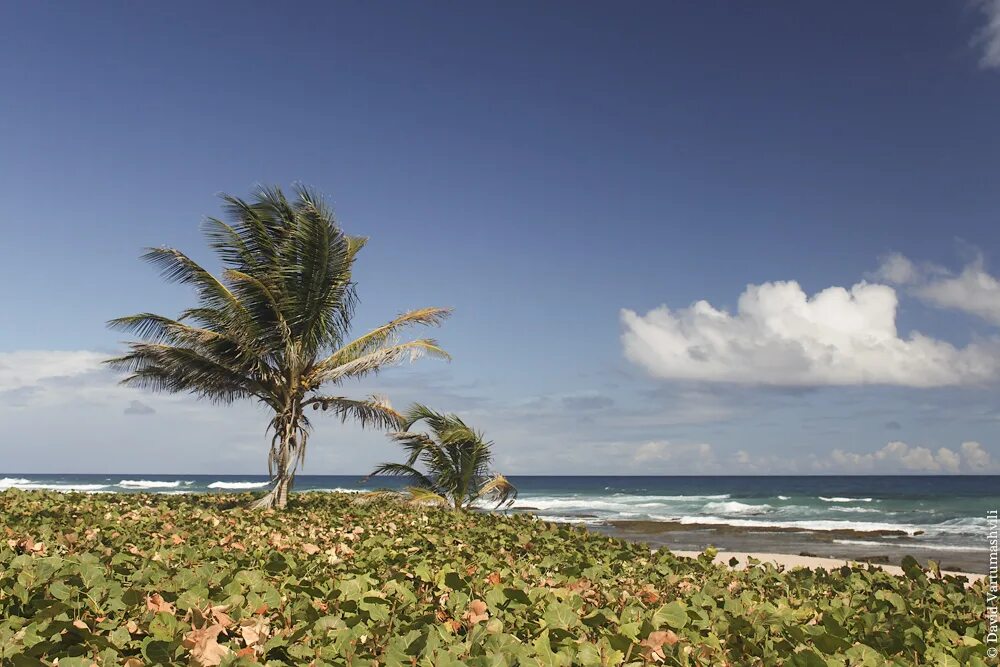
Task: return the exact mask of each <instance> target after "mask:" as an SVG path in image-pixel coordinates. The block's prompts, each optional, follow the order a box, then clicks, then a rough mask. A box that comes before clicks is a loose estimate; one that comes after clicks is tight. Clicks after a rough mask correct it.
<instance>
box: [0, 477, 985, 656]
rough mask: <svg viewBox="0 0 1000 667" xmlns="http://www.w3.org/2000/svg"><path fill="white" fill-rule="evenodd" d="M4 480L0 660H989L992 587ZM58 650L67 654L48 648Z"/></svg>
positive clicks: (524, 525) (380, 508)
mask: <svg viewBox="0 0 1000 667" xmlns="http://www.w3.org/2000/svg"><path fill="white" fill-rule="evenodd" d="M248 500H249V496H247V495H243V496H236V495H186V496H185V495H177V496H165V495H158V496H157V495H128V496H126V495H113V494H102V495H80V494H65V495H63V494H56V493H49V492H34V491H32V492H25V491H15V490H10V491H6V492H4V493H0V532H2V533H3V534H2V536H0V537H2V539H0V664H3V665H32V666H35V665H39V664H43V665H52V664H58V665H60V667H77V666H81V665H84V666H89V665H94V664H97V665H126V666H128V667H135V666H137V665H143V664H193V665H249V664H254V663H257V664H265V663H266V664H269V665H307V664H312V665H358V666H360V665H428V666H432V665H433V666H435V667H447V666H451V665H456V666H457V665H482V666H486V665H491V666H492V665H585V666H587V665H618V664H636V665H638V664H647V663H652V664H666V665H796V666H805V667H813V666H817V667H822V666H833V665H838V666H846V665H864V666H876V665H887V664H888V665H900V666H902V665H915V664H927V665H942V666H951V665H985V664H987V661H986V657H985V656H986V647H985V646H984V645H983V644H981V643H980V639H981V638H982V637H984V635H985V621H984V613H985V602H984V599H985V589H984V584H983V583H979V584H977V585H976V586H975V587H973V588H966V587H965V580H964V579H960V578H954V577H945V578H941V577H940V575H939V574H938V573H937V572H933V571H922V570H921V569H920V568H919V567H918V566H917V565H916V563H915V562H913V561H908V562H906V563H905V567H906V570H907V575H906V576H905V577H893V576H890V575H887V574H885V573H882V572H880V571H875V570H866V569H861V568H855V569H850V568H843V569H842V570H836V571H832V572H826V571H816V572H811V571H808V570H797V571H792V572H784V573H782V572H779V571H778V570H776V569H775V568H774V567H771V566H765V565H761V566H759V567H754V568H751V569H749V570H747V571H744V572H735V571H730V570H729V569H727V568H724V567H720V566H717V565H713V564H712V563H711V558H710V557H711V555H712V554H711V553H707V554H705V555H703V556H702V557H701V558H699V559H681V558H677V557H675V556H673V555H672V554H670V553H669V552H667V551H665V550H664V551H659V552H656V553H651V552H650V550H649V549H648V548H646V547H645V546H643V545H641V544H634V543H628V542H625V541H621V540H617V539H612V538H608V537H603V536H599V535H596V534H592V533H588V532H586V531H584V530H583V529H580V528H573V527H570V526H566V525H555V524H550V523H545V522H542V521H538V520H536V519H534V518H532V517H530V516H526V515H511V516H500V515H492V514H483V513H474V512H470V513H462V512H454V511H451V510H448V509H441V508H432V507H414V506H413V505H409V504H406V503H402V502H399V501H394V500H392V499H389V498H364V497H360V496H358V495H349V494H318V493H317V494H301V495H297V496H295V497H294V498H293V500H292V502H290V503H289V505H288V508H287V510H286V511H285V512H275V511H273V510H269V511H264V512H261V511H254V510H251V509H247V508H246V505H247V501H248ZM57 660H58V662H57Z"/></svg>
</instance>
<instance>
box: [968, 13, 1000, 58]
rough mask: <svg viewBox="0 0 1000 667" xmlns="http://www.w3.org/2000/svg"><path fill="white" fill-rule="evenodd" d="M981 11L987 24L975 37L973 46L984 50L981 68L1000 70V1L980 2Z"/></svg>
mask: <svg viewBox="0 0 1000 667" xmlns="http://www.w3.org/2000/svg"><path fill="white" fill-rule="evenodd" d="M978 5H979V9H980V11H982V13H983V15H984V18H985V19H986V23H985V24H984V25H983V26H982V28H980V29H979V31H978V32H977V33H976V35H975V37H973V40H972V43H973V45H975V46H977V47H979V48H980V49H982V55H981V56H980V58H979V64H980V66H982V67H984V68H988V69H1000V0H980V1H979V2H978Z"/></svg>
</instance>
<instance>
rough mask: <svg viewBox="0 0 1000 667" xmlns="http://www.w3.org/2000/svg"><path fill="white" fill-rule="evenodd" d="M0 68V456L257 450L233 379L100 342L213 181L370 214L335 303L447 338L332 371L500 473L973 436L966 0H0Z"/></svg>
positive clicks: (978, 344) (982, 266) (175, 290)
mask: <svg viewBox="0 0 1000 667" xmlns="http://www.w3.org/2000/svg"><path fill="white" fill-rule="evenodd" d="M991 26H992V27H991ZM0 91H2V92H0V197H2V201H3V202H4V206H3V207H2V208H0V239H2V240H0V244H2V245H0V248H2V249H3V253H2V258H3V261H2V262H0V299H2V301H0V303H3V316H2V319H0V423H2V424H3V425H4V427H3V429H2V430H3V432H4V433H3V435H2V436H0V448H2V451H3V452H4V457H3V458H4V464H3V468H4V469H5V470H7V471H9V472H35V471H41V472H55V471H64V472H74V471H77V472H104V471H107V472H143V471H148V472H156V471H165V472H173V471H176V472H228V471H233V472H260V471H262V470H263V469H264V463H265V445H266V442H265V438H264V436H263V429H264V425H265V424H266V419H265V418H264V416H263V414H262V413H261V412H259V411H257V410H256V409H255V408H253V407H252V406H237V407H234V408H231V409H220V408H212V407H209V406H204V405H199V404H197V403H196V402H195V401H192V400H190V399H185V398H183V397H164V396H154V395H148V394H143V393H141V392H136V391H132V390H124V389H121V388H118V387H116V386H115V383H114V378H113V377H111V376H110V375H108V374H107V373H105V372H102V371H100V370H99V369H98V368H97V365H96V361H97V360H99V359H100V358H102V357H103V356H106V355H108V354H110V353H113V352H115V351H116V350H117V349H119V338H120V336H119V335H117V334H115V333H112V332H109V331H107V330H106V329H105V328H104V322H105V321H106V320H107V319H109V318H111V317H115V316H118V315H122V314H126V313H131V312H135V311H139V310H155V311H158V312H163V313H165V314H174V313H176V312H177V311H178V310H180V309H181V308H183V307H184V306H185V305H187V304H188V303H189V302H190V299H191V296H190V294H188V293H187V292H186V291H185V290H184V289H183V288H179V287H177V286H171V285H164V284H162V283H160V282H159V281H158V279H157V277H156V274H155V272H154V271H153V270H151V269H150V268H149V267H147V266H144V265H143V264H142V263H141V262H140V261H139V260H138V255H139V254H140V252H141V249H142V248H143V247H144V246H150V245H161V244H166V245H172V246H175V247H179V248H181V249H184V250H186V251H188V252H189V253H191V254H192V255H194V256H195V257H196V258H198V259H201V260H205V261H206V262H210V257H209V256H208V254H207V253H206V251H205V244H204V242H203V241H202V239H201V237H200V235H199V229H198V225H199V222H200V220H201V219H202V218H203V217H204V216H206V215H213V214H217V213H218V202H217V197H216V196H217V194H218V193H219V192H230V193H233V194H237V195H245V194H248V193H249V192H250V191H251V189H252V187H253V185H254V184H255V183H269V184H282V185H288V184H290V183H292V182H303V183H307V184H310V185H312V186H313V187H315V188H316V189H318V190H319V191H321V192H323V193H325V194H326V195H327V196H328V198H329V199H330V201H332V202H333V204H334V206H335V208H336V211H337V213H338V217H339V219H340V221H341V223H342V225H343V226H344V227H345V228H346V229H347V230H348V231H349V232H350V233H354V234H361V235H366V236H369V237H371V242H370V243H369V245H368V247H367V248H366V249H365V251H364V254H363V256H362V257H361V259H360V260H359V263H358V266H357V272H356V274H357V278H358V282H359V290H360V295H361V298H362V306H361V308H360V311H359V313H358V317H357V325H358V327H359V329H360V328H364V327H368V326H373V325H375V324H378V323H380V322H382V321H383V320H386V319H388V318H389V317H391V316H392V315H394V314H396V313H398V312H400V311H402V310H405V309H408V308H411V307H417V306H425V305H445V306H452V307H454V308H455V315H454V317H453V319H452V320H451V321H449V322H448V323H447V324H446V326H445V327H444V328H443V329H442V330H441V331H440V332H437V335H438V336H439V338H440V340H441V341H442V343H443V344H444V345H445V346H446V347H447V349H448V350H449V351H450V352H451V353H452V354H453V356H454V361H453V362H451V363H450V364H443V363H439V362H434V361H422V362H420V363H419V364H417V365H415V366H414V367H412V368H404V369H393V370H390V371H388V372H387V373H385V374H384V375H383V376H381V377H380V378H378V379H377V380H374V381H371V382H369V383H367V384H365V385H364V386H360V385H359V386H358V387H357V391H358V393H359V394H360V393H364V392H366V391H382V392H385V393H386V394H388V395H389V397H390V398H391V399H392V400H393V402H394V404H400V405H405V404H406V403H407V402H408V401H411V400H416V399H420V400H423V401H426V402H428V403H430V404H432V405H434V406H435V407H439V408H441V409H444V410H455V411H459V412H461V413H462V414H463V415H466V416H468V418H469V420H470V421H474V422H475V423H477V424H478V425H480V426H481V427H482V428H484V429H485V430H486V431H487V433H488V434H489V435H490V436H492V437H493V439H494V440H496V442H497V457H498V461H499V463H500V464H501V465H502V466H503V467H504V468H505V469H506V470H507V471H508V472H512V473H531V472H537V473H559V472H567V473H607V472H617V473H632V472H649V473H664V474H670V473H694V472H707V473H733V472H735V473H740V472H762V473H768V472H819V473H825V472H925V471H931V472H954V471H960V472H976V471H985V470H990V469H995V467H996V464H995V463H994V461H996V460H998V459H1000V443H998V442H997V433H998V432H1000V429H998V427H1000V392H998V391H997V389H998V378H1000V361H998V359H1000V355H998V354H997V349H998V348H997V346H998V342H997V339H998V336H1000V283H997V282H996V280H995V278H994V276H997V275H1000V270H998V269H997V268H995V267H996V264H997V262H1000V257H998V255H1000V243H998V241H1000V189H998V188H997V173H998V168H1000V134H998V132H997V121H996V119H997V117H998V113H1000V3H998V2H996V1H995V0H990V1H989V2H963V1H961V0H956V1H954V2H906V3H869V2H836V3H834V2H830V3H796V2H774V3H767V4H766V5H754V6H751V5H742V4H741V5H737V4H734V3H721V2H720V3H714V2H713V3H709V2H705V3H632V4H630V5H629V6H627V7H623V6H619V5H613V4H610V3H603V4H602V3H561V4H560V3H547V4H544V5H538V4H537V3H503V4H500V3H497V4H486V3H472V4H461V3H421V4H404V3H366V4H361V3H341V4H334V3H323V4H316V5H315V6H311V7H310V6H308V5H300V6H298V7H295V8H293V9H290V8H285V7H279V6H276V5H273V3H272V4H263V3H261V4H256V5H254V4H249V3H230V4H226V3H211V4H210V5H207V6H206V5H204V4H203V3H172V4H171V5H169V6H151V5H137V4H135V3H124V2H122V3H103V4H100V5H94V4H91V5H87V6H83V5H79V6H62V5H59V4H55V3H50V4H46V3H19V4H17V5H15V4H13V3H9V4H7V5H5V6H4V7H3V8H2V9H0ZM792 281H794V283H793V282H792ZM861 281H867V284H866V285H865V286H863V287H862V288H860V289H855V290H854V291H851V289H852V286H854V285H856V284H858V283H860V282H861ZM991 281H992V282H991ZM748 286H750V287H749V288H748ZM828 288H843V289H842V290H833V291H827V292H823V291H824V290H828ZM820 292H823V293H824V294H825V295H826V296H824V297H822V298H813V297H814V295H816V294H817V293H820ZM741 295H743V296H742V298H741ZM702 301H704V302H705V303H704V305H703V306H693V305H692V304H697V303H698V302H702ZM133 401H137V402H138V403H137V404H135V403H133ZM137 413H142V414H137ZM312 442H313V449H312V451H311V452H310V461H309V463H308V466H307V468H306V472H313V473H340V472H365V471H366V470H368V469H369V468H370V467H371V465H372V464H373V463H375V462H377V461H380V460H383V459H385V458H387V457H391V456H393V455H394V452H393V450H392V449H391V446H390V445H389V444H388V443H387V442H386V441H385V439H384V438H383V437H382V436H380V435H377V434H370V433H361V432H360V431H358V430H356V429H353V428H350V427H347V428H345V427H342V426H341V425H340V424H339V423H335V422H331V423H329V424H319V425H318V428H317V433H316V435H315V436H314V439H313V441H312ZM894 442H902V443H905V445H904V446H903V447H900V446H899V445H892V446H890V443H894ZM963 443H970V444H969V446H967V447H964V448H963ZM942 448H943V449H944V451H942ZM956 457H957V458H956ZM0 472H2V471H0Z"/></svg>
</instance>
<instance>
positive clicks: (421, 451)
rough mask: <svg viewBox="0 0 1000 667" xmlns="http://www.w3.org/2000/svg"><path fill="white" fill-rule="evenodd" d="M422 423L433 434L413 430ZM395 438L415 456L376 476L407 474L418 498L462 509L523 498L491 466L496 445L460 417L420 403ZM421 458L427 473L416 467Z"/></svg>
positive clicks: (382, 468) (380, 469)
mask: <svg viewBox="0 0 1000 667" xmlns="http://www.w3.org/2000/svg"><path fill="white" fill-rule="evenodd" d="M420 421H423V422H424V423H425V424H426V425H427V426H428V427H430V431H431V435H428V434H426V433H414V432H411V430H410V429H412V428H413V427H414V426H415V425H416V424H417V422H420ZM390 437H392V438H393V439H394V440H395V441H396V442H398V443H399V444H401V445H402V446H403V449H405V450H406V451H407V453H408V454H409V456H408V457H407V459H406V463H383V464H382V465H380V466H379V467H378V468H376V469H375V471H374V472H373V473H372V476H375V475H392V476H396V477H406V478H407V479H408V480H409V481H410V482H411V486H410V487H409V488H408V489H407V490H408V491H409V492H410V495H411V496H412V498H413V499H414V500H415V501H417V502H429V503H435V504H440V505H445V506H449V505H450V506H451V507H453V508H455V509H456V510H460V509H465V508H468V507H469V506H471V505H472V504H474V503H475V502H477V501H486V502H490V503H494V502H495V503H496V505H495V506H496V507H500V506H501V505H504V504H506V505H510V504H511V503H513V502H514V499H515V498H517V489H516V488H514V485H513V484H511V483H510V482H509V481H507V478H506V477H504V476H503V475H501V474H499V473H495V472H492V471H491V470H490V463H491V461H492V459H493V455H492V452H491V449H492V447H493V443H492V442H488V441H486V440H484V439H483V434H482V433H480V432H478V431H476V430H474V429H472V428H471V427H469V426H467V425H466V424H465V422H463V421H462V420H461V419H459V418H458V417H457V416H456V415H452V414H448V415H446V414H441V413H439V412H434V411H433V410H431V409H429V408H427V407H425V406H423V405H419V404H417V405H414V406H413V407H412V408H410V411H409V412H408V413H407V414H406V417H405V420H404V422H403V425H402V430H401V431H399V432H397V433H392V434H390ZM418 461H419V462H420V463H422V464H423V467H424V469H425V470H426V472H420V471H419V470H417V469H416V468H415V467H414V466H415V465H416V464H417V462H418Z"/></svg>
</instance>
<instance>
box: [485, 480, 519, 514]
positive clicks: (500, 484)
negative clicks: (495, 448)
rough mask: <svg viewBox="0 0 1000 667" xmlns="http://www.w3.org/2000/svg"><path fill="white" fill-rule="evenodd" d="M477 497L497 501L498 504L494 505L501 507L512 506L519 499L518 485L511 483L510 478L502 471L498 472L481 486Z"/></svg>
mask: <svg viewBox="0 0 1000 667" xmlns="http://www.w3.org/2000/svg"><path fill="white" fill-rule="evenodd" d="M476 499H477V500H480V499H482V500H488V501H489V502H495V503H496V505H494V507H500V506H501V505H504V506H507V507H510V506H511V505H513V504H514V501H515V500H517V487H515V486H514V485H513V484H511V483H510V480H508V479H507V478H506V477H504V476H503V475H501V474H500V473H496V474H494V475H493V477H491V478H490V479H489V480H487V481H486V482H485V483H483V485H482V486H480V487H479V492H478V493H477V494H476Z"/></svg>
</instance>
